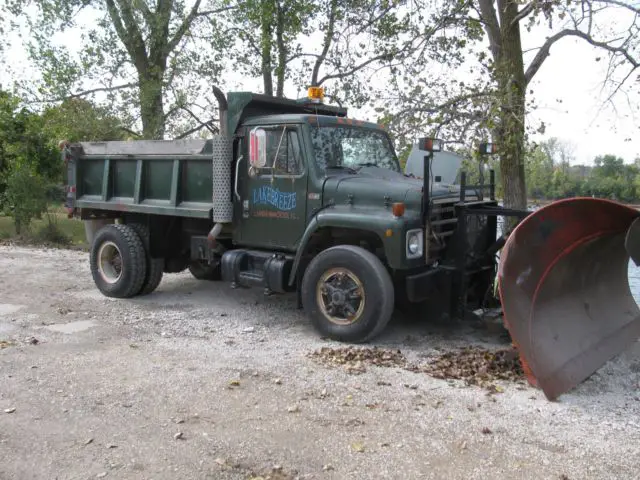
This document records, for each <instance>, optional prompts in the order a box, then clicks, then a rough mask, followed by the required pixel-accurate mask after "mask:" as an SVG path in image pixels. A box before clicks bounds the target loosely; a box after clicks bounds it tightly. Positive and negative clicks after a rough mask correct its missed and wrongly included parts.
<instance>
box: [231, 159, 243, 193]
mask: <svg viewBox="0 0 640 480" xmlns="http://www.w3.org/2000/svg"><path fill="white" fill-rule="evenodd" d="M241 160H242V155H240V156H239V157H238V160H236V178H235V181H234V182H233V189H234V191H235V194H236V198H237V199H238V201H240V200H241V198H240V194H239V193H238V172H239V171H240V161H241Z"/></svg>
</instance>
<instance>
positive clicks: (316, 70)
mask: <svg viewBox="0 0 640 480" xmlns="http://www.w3.org/2000/svg"><path fill="white" fill-rule="evenodd" d="M337 10H338V0H331V6H330V9H329V25H328V27H327V31H326V33H325V35H324V46H323V47H322V53H321V54H320V55H319V56H318V57H317V58H316V62H315V64H314V65H313V73H312V74H311V85H320V84H319V83H318V75H319V74H320V67H321V66H322V64H323V63H324V60H325V59H326V58H327V53H328V52H329V47H330V46H331V42H332V41H333V33H334V29H335V21H336V14H337Z"/></svg>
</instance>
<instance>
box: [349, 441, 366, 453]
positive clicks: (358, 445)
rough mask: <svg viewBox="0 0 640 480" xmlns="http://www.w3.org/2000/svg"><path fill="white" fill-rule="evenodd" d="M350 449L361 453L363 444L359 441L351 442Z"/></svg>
mask: <svg viewBox="0 0 640 480" xmlns="http://www.w3.org/2000/svg"><path fill="white" fill-rule="evenodd" d="M351 449H352V450H353V451H354V452H358V453H362V452H364V444H362V443H360V442H355V443H352V444H351Z"/></svg>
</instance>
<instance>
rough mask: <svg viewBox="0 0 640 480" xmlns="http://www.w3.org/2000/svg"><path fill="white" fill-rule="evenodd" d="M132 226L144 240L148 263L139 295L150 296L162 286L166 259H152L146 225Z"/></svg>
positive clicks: (136, 224) (137, 224) (135, 224)
mask: <svg viewBox="0 0 640 480" xmlns="http://www.w3.org/2000/svg"><path fill="white" fill-rule="evenodd" d="M130 226H131V227H132V228H133V229H134V230H135V231H136V232H138V235H139V237H140V240H142V243H143V245H144V249H145V258H146V263H147V274H146V276H145V279H144V282H143V284H142V288H141V289H140V292H139V293H138V295H148V294H150V293H151V292H153V291H154V290H155V289H156V288H158V285H160V282H161V281H162V274H163V273H164V259H163V258H152V257H151V255H150V253H149V229H148V228H147V227H146V225H143V224H141V223H132V224H130Z"/></svg>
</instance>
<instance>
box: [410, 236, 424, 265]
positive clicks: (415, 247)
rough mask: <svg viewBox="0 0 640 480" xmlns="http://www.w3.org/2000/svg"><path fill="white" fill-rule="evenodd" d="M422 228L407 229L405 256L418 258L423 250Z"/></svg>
mask: <svg viewBox="0 0 640 480" xmlns="http://www.w3.org/2000/svg"><path fill="white" fill-rule="evenodd" d="M423 235H424V234H423V232H422V230H409V231H408V232H407V258H419V257H421V256H422V250H423V238H424V237H423Z"/></svg>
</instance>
